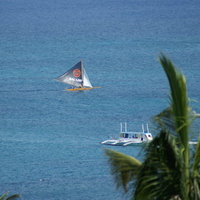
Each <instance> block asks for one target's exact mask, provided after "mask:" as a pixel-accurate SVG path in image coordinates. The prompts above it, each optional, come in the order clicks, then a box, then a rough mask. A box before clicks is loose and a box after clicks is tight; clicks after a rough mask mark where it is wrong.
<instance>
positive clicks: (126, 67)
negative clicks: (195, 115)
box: [0, 0, 200, 200]
mask: <svg viewBox="0 0 200 200" xmlns="http://www.w3.org/2000/svg"><path fill="white" fill-rule="evenodd" d="M0 19H1V20H0V161H1V166H0V172H1V176H0V194H2V193H4V192H6V191H10V193H11V194H14V193H20V194H21V195H22V198H21V199H23V200H45V199H48V200H108V199H113V200H114V199H115V200H119V199H120V200H121V199H125V198H126V197H123V196H122V193H121V191H118V190H116V186H115V184H114V181H113V177H112V176H111V175H110V172H109V166H108V164H107V162H106V158H105V156H104V153H103V149H104V148H105V146H101V145H100V143H99V142H101V141H103V140H105V139H108V138H109V137H110V136H114V137H117V136H118V132H119V123H120V122H127V123H128V129H129V130H136V131H140V130H141V124H142V123H149V124H150V130H151V131H152V134H153V135H154V136H155V135H156V133H155V132H154V127H153V126H151V119H152V117H153V116H154V115H156V114H158V113H159V112H160V111H162V109H164V108H166V106H168V104H169V102H168V92H169V87H168V82H167V79H166V76H165V74H164V72H163V70H162V68H161V66H160V64H159V62H158V60H157V58H158V55H159V53H160V52H161V51H162V52H165V53H166V54H167V55H168V56H170V57H171V59H172V60H173V62H174V63H175V64H176V65H177V66H179V67H180V68H181V70H182V71H183V72H184V74H185V76H186V77H187V83H188V94H189V96H190V97H191V98H192V99H194V100H196V101H198V100H199V99H200V89H199V88H200V87H199V86H200V66H199V65H200V64H199V63H200V56H199V55H200V1H198V0H176V1H175V0H163V1H160V0H150V1H147V0H123V1H122V0H121V1H120V0H115V1H114V0H107V1H105V0H101V1H97V0H79V1H78V0H73V1H72V0H59V1H54V0H48V1H47V0H43V1H41V0H34V1H25V0H6V1H3V0H1V1H0ZM80 59H83V63H84V66H85V68H86V70H87V73H88V76H89V77H90V80H91V82H92V84H93V86H102V88H101V89H94V90H91V91H84V92H66V91H64V89H65V88H66V87H68V86H67V85H65V84H63V83H59V82H56V81H54V79H55V78H57V77H58V76H59V75H61V74H63V73H64V72H65V71H67V70H68V69H69V68H70V67H72V66H73V65H74V64H76V63H77V62H78V61H79V60H80ZM192 106H193V107H194V108H195V110H196V112H200V108H199V104H198V102H192ZM196 124H197V128H198V129H196V130H197V132H195V134H194V135H193V137H194V139H196V138H197V136H198V133H199V126H198V124H199V121H198V119H197V122H196ZM108 148H112V149H115V150H117V151H121V152H123V153H126V154H129V155H132V156H135V157H136V158H138V159H140V160H141V159H142V154H141V146H135V147H126V148H121V147H108Z"/></svg>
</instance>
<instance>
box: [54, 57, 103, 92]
mask: <svg viewBox="0 0 200 200" xmlns="http://www.w3.org/2000/svg"><path fill="white" fill-rule="evenodd" d="M55 80H56V81H60V82H63V83H67V84H69V85H72V86H73V87H72V88H69V89H66V90H67V91H77V90H91V89H94V88H100V87H92V84H91V82H90V80H89V78H88V76H87V73H86V71H85V68H84V67H83V63H82V61H79V62H78V63H77V64H76V65H74V66H73V67H72V68H71V69H69V70H68V71H67V72H65V73H64V74H63V75H61V76H59V77H58V78H57V79H55ZM74 86H75V87H74Z"/></svg>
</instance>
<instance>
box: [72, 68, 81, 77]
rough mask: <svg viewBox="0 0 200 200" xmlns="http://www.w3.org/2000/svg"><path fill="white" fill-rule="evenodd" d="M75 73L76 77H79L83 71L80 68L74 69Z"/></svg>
mask: <svg viewBox="0 0 200 200" xmlns="http://www.w3.org/2000/svg"><path fill="white" fill-rule="evenodd" d="M73 75H74V77H76V78H77V77H79V76H80V75H81V71H80V70H79V69H75V70H74V71H73Z"/></svg>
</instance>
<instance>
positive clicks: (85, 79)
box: [83, 68, 92, 87]
mask: <svg viewBox="0 0 200 200" xmlns="http://www.w3.org/2000/svg"><path fill="white" fill-rule="evenodd" d="M83 87H92V84H91V83H90V79H89V78H88V75H87V73H86V71H85V69H84V68H83Z"/></svg>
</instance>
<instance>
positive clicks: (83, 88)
mask: <svg viewBox="0 0 200 200" xmlns="http://www.w3.org/2000/svg"><path fill="white" fill-rule="evenodd" d="M94 88H101V87H81V88H70V89H66V91H80V90H92V89H94Z"/></svg>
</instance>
